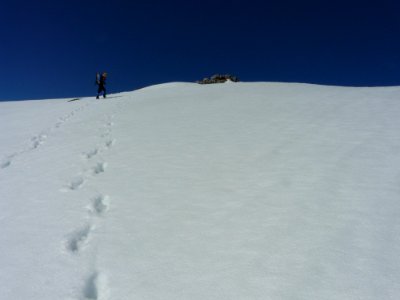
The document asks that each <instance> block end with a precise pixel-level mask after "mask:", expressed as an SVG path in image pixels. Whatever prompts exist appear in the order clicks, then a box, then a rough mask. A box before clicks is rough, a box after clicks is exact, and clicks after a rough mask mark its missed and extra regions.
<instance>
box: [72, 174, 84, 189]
mask: <svg viewBox="0 0 400 300" xmlns="http://www.w3.org/2000/svg"><path fill="white" fill-rule="evenodd" d="M84 183H85V180H84V179H83V177H77V178H75V179H73V180H72V181H71V183H70V184H69V189H70V190H73V191H74V190H77V189H79V188H81V187H82V185H83V184H84Z"/></svg>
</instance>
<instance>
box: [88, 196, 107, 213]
mask: <svg viewBox="0 0 400 300" xmlns="http://www.w3.org/2000/svg"><path fill="white" fill-rule="evenodd" d="M109 207H110V197H109V196H107V195H98V196H96V197H95V198H93V200H92V204H91V206H90V207H89V210H90V212H92V213H94V214H96V215H98V216H101V215H103V214H104V213H105V212H106V211H107V210H108V209H109Z"/></svg>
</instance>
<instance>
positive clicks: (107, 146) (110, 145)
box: [105, 140, 115, 148]
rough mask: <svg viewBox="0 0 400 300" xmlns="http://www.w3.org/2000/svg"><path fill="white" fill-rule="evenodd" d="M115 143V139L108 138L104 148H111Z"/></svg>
mask: <svg viewBox="0 0 400 300" xmlns="http://www.w3.org/2000/svg"><path fill="white" fill-rule="evenodd" d="M114 144H115V140H108V141H107V142H106V143H105V146H106V148H111V147H112V146H113V145H114Z"/></svg>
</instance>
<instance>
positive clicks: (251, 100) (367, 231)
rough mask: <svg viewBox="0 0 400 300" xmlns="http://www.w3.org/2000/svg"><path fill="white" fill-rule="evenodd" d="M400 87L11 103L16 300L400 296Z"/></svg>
mask: <svg viewBox="0 0 400 300" xmlns="http://www.w3.org/2000/svg"><path fill="white" fill-rule="evenodd" d="M398 99H400V87H385V88H349V87H334V86H320V85H308V84H287V83H234V84H221V85H217V84H216V85H207V86H204V85H197V84H189V83H168V84H162V85H157V86H152V87H148V88H144V89H141V90H137V91H134V92H126V93H120V94H116V95H111V97H110V98H109V99H106V100H96V99H95V98H94V97H92V98H82V99H80V100H76V101H70V102H69V100H72V99H57V100H42V101H37V100H36V101H24V102H5V103H0V126H1V128H2V133H1V135H0V145H1V146H0V228H1V230H0V254H1V255H0V282H1V286H0V299H1V300H3V299H4V300H9V299H34V300H35V299H40V300H43V299H97V300H112V299H118V300H120V299H288V300H289V299H307V300H309V299H396V298H397V297H398V295H400V284H399V282H400V258H399V256H398V253H399V252H400V240H399V238H398V237H399V230H400V221H399V218H398V216H399V214H400V202H399V201H398V199H399V196H400V185H399V178H400V158H399V157H400V156H399V152H400V139H399V137H398V136H399V132H400V118H399V115H400V102H399V100H398Z"/></svg>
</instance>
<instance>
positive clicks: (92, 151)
mask: <svg viewBox="0 0 400 300" xmlns="http://www.w3.org/2000/svg"><path fill="white" fill-rule="evenodd" d="M98 153H99V149H97V148H94V149H92V150H90V151H88V152H86V153H84V154H83V155H84V156H85V157H86V158H87V159H91V158H92V157H93V156H96V155H97V154H98Z"/></svg>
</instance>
